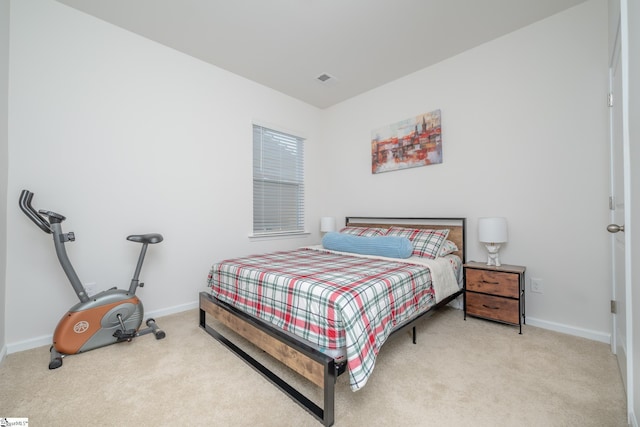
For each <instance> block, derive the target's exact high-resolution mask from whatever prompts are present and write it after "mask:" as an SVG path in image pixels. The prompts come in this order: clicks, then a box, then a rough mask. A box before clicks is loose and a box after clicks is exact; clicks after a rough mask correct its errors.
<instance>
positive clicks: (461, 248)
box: [345, 216, 467, 263]
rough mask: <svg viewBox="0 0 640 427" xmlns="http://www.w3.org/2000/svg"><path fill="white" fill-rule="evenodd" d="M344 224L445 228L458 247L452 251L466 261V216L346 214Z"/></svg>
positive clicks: (353, 225) (378, 226)
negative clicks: (413, 216)
mask: <svg viewBox="0 0 640 427" xmlns="http://www.w3.org/2000/svg"><path fill="white" fill-rule="evenodd" d="M345 226H349V227H376V228H389V227H391V226H395V227H405V228H420V229H430V230H442V229H445V228H446V229H449V237H448V239H449V240H451V241H452V242H454V243H455V244H456V246H457V247H458V251H457V252H454V253H455V254H456V255H458V256H459V257H460V258H461V259H462V262H463V263H464V262H466V253H467V248H466V246H465V241H466V226H467V219H466V218H389V217H366V216H348V217H346V218H345Z"/></svg>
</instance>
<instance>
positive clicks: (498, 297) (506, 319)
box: [464, 261, 527, 334]
mask: <svg viewBox="0 0 640 427" xmlns="http://www.w3.org/2000/svg"><path fill="white" fill-rule="evenodd" d="M525 270H526V267H522V266H519V265H506V264H503V265H501V266H500V267H496V266H489V265H487V264H485V263H481V262H474V261H471V262H468V263H466V264H465V265H464V318H465V320H466V319H467V314H468V315H470V316H474V317H481V318H483V319H489V320H494V321H496V322H502V323H508V324H510V325H518V326H519V327H520V333H521V334H522V324H523V323H524V324H525V325H526V323H527V322H526V318H525V313H524V271H525Z"/></svg>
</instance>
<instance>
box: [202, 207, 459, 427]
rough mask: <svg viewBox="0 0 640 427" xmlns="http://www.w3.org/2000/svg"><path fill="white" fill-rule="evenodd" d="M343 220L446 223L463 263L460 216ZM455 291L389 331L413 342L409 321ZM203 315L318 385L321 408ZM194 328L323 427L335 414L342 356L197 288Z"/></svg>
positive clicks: (354, 220) (352, 221) (354, 222)
mask: <svg viewBox="0 0 640 427" xmlns="http://www.w3.org/2000/svg"><path fill="white" fill-rule="evenodd" d="M345 224H346V225H348V226H354V227H380V228H388V227H391V226H400V227H408V228H425V229H443V228H448V229H449V230H450V232H449V237H448V239H449V240H452V241H453V242H455V244H456V245H457V246H458V249H459V251H458V252H457V253H456V254H457V255H458V256H459V257H460V258H461V259H462V262H463V263H464V262H465V254H466V248H465V240H466V219H465V218H377V217H376V218H372V217H347V218H346V219H345ZM461 294H462V289H461V290H460V291H458V292H456V293H454V294H453V295H450V296H449V297H447V298H445V299H444V300H442V301H440V302H439V303H438V304H436V305H435V306H433V307H431V308H430V309H429V310H427V311H425V312H423V313H422V314H420V315H419V316H417V317H416V318H414V319H413V320H411V322H409V323H407V324H405V325H402V326H401V327H400V328H398V329H396V330H395V331H394V332H393V333H396V332H398V331H400V330H405V329H406V328H407V327H410V326H411V327H412V328H413V342H414V343H415V323H416V322H417V321H418V320H419V319H423V318H425V317H428V316H430V315H431V314H433V312H434V311H435V310H436V309H438V308H439V307H442V306H445V305H447V304H449V303H450V302H451V301H453V300H454V299H456V298H457V297H458V296H459V295H461ZM207 316H210V317H211V318H213V319H215V320H217V321H218V322H220V323H222V324H223V325H224V326H226V327H227V328H229V329H230V330H232V331H234V332H235V333H237V334H238V335H240V336H242V337H243V338H245V339H246V340H247V341H249V342H251V343H252V344H254V345H255V346H257V347H258V348H260V349H261V350H263V351H264V352H266V353H268V354H269V355H271V356H272V357H273V358H275V359H277V360H278V361H280V362H282V363H283V364H284V365H286V366H287V367H289V368H290V369H292V370H293V371H295V372H297V373H298V374H300V375H301V376H303V377H304V378H306V379H307V380H308V381H310V382H311V383H313V384H315V385H316V386H318V387H320V388H321V389H322V390H323V407H320V406H318V405H317V404H316V403H315V402H313V401H311V400H310V399H309V398H308V397H306V396H305V395H304V394H302V393H301V392H300V391H298V390H297V389H295V388H294V387H293V386H291V385H290V384H289V383H287V382H286V381H285V380H284V379H282V378H281V377H279V376H278V375H277V374H275V373H274V372H273V371H271V370H270V369H269V368H267V367H266V366H264V365H263V364H262V363H260V362H259V361H258V360H256V359H255V358H253V357H252V356H251V355H249V354H248V353H246V352H245V351H244V350H242V349H241V348H240V347H238V346H237V345H235V344H234V343H232V342H231V341H229V339H227V338H226V337H224V336H223V335H221V334H220V332H218V331H217V330H215V329H214V328H213V327H212V326H211V324H209V323H207ZM200 327H201V328H203V329H204V330H205V331H207V333H209V335H211V336H212V337H213V338H215V339H216V340H218V341H219V342H220V343H222V344H224V345H225V346H226V347H227V348H229V349H230V350H231V351H233V352H234V353H236V354H237V355H238V356H239V357H241V358H242V359H243V360H244V361H245V362H247V363H248V364H249V365H250V366H251V367H253V368H254V369H255V370H257V371H258V372H259V373H260V374H262V375H263V376H264V377H265V378H267V379H268V380H269V381H271V382H272V383H273V384H274V385H276V386H277V387H278V388H280V389H281V390H282V391H283V392H285V393H286V394H288V395H289V397H291V398H292V399H293V400H294V401H296V402H297V403H298V404H299V405H301V406H302V407H303V408H305V409H306V410H307V411H309V412H310V413H311V414H312V415H313V416H314V417H316V418H317V419H318V420H319V421H320V422H322V423H323V424H324V425H325V426H330V425H333V423H334V418H335V382H336V379H337V377H338V375H340V374H342V373H343V372H345V370H346V361H345V362H342V363H339V364H338V363H336V362H335V360H334V359H333V358H332V357H330V356H327V355H326V354H324V353H322V352H321V351H319V350H317V349H315V348H313V347H311V346H309V345H307V344H306V343H304V342H302V341H300V340H297V339H296V338H294V337H292V336H291V335H289V334H287V333H285V332H284V331H282V330H280V329H278V328H276V327H274V326H273V325H271V324H269V323H267V322H264V321H262V320H261V319H258V318H255V317H253V316H250V315H248V314H246V313H244V312H242V311H240V310H238V309H237V308H235V307H233V306H231V305H229V304H227V303H225V302H223V301H219V300H218V299H216V298H214V297H213V296H211V295H210V293H209V292H201V293H200Z"/></svg>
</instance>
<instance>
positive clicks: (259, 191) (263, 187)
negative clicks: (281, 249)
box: [253, 125, 304, 235]
mask: <svg viewBox="0 0 640 427" xmlns="http://www.w3.org/2000/svg"><path fill="white" fill-rule="evenodd" d="M303 143H304V139H302V138H299V137H297V136H293V135H288V134H286V133H282V132H279V131H275V130H273V129H267V128H265V127H262V126H257V125H253V234H254V235H268V234H284V233H302V232H304V167H303V165H304V161H303V160H304V144H303Z"/></svg>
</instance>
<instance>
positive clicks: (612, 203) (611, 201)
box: [609, 196, 616, 211]
mask: <svg viewBox="0 0 640 427" xmlns="http://www.w3.org/2000/svg"><path fill="white" fill-rule="evenodd" d="M609 210H610V211H615V210H616V197H615V196H609Z"/></svg>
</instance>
